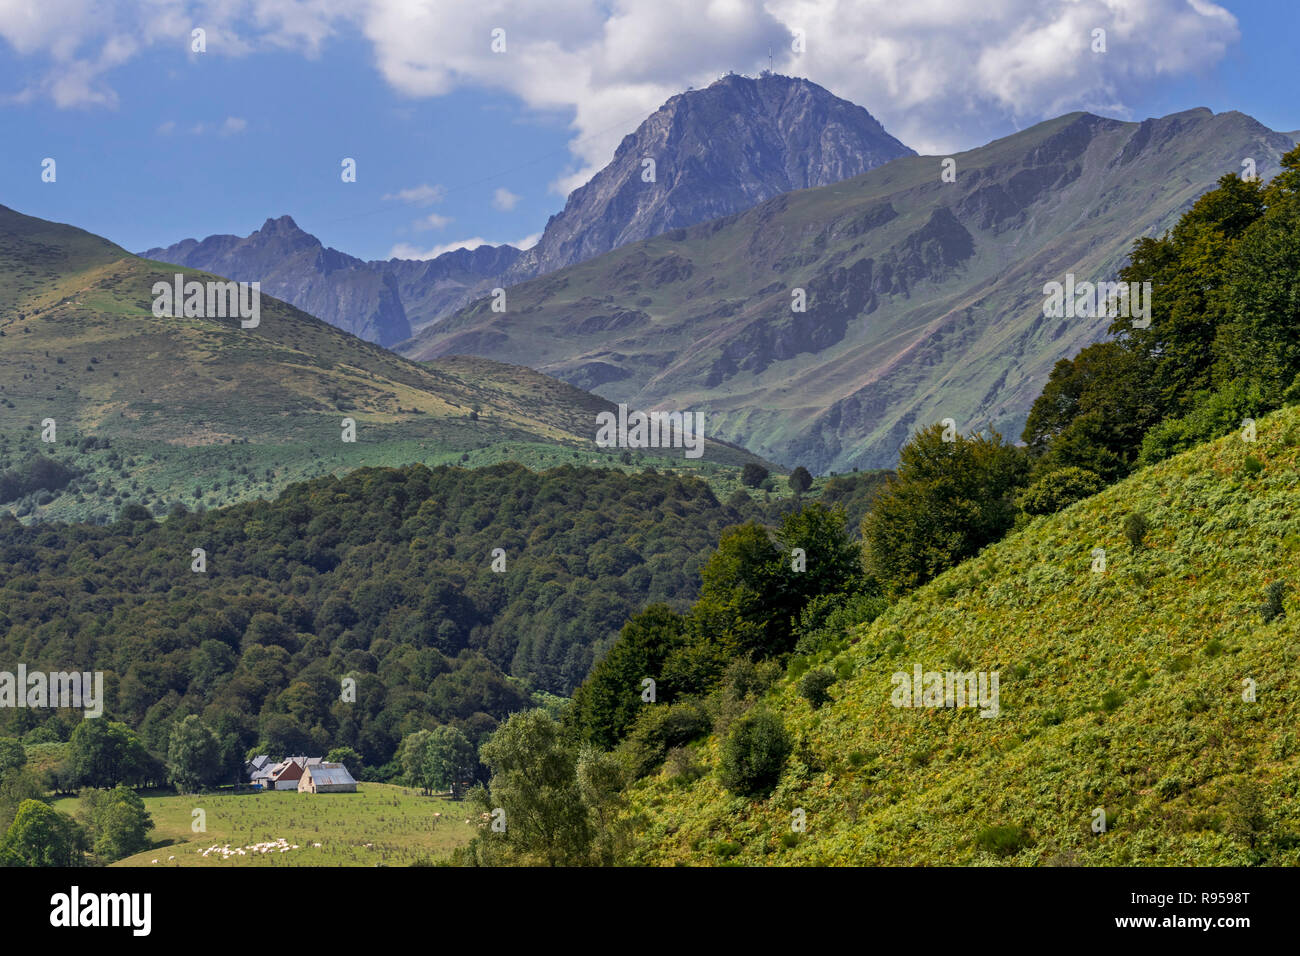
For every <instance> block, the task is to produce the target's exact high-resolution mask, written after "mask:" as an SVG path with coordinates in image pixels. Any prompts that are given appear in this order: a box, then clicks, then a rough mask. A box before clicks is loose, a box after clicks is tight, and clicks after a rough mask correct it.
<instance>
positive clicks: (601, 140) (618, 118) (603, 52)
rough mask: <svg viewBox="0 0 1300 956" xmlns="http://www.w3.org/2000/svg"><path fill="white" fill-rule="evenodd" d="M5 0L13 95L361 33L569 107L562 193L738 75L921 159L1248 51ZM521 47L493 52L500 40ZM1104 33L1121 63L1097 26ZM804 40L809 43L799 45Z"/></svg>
mask: <svg viewBox="0 0 1300 956" xmlns="http://www.w3.org/2000/svg"><path fill="white" fill-rule="evenodd" d="M30 9H31V7H30V4H29V3H27V2H24V0H0V37H2V38H3V39H4V40H6V41H7V42H8V43H9V44H10V45H11V46H12V47H13V49H14V50H15V51H17V53H18V54H19V55H20V56H21V57H24V58H27V57H31V58H37V57H44V58H45V60H47V61H48V63H47V64H46V65H47V67H48V68H47V69H46V70H45V71H44V72H43V73H41V74H40V75H39V77H38V79H37V80H36V81H34V82H33V83H32V84H30V85H29V86H27V87H26V88H24V89H22V90H18V91H9V93H10V96H9V98H10V99H23V100H26V101H31V100H33V99H36V98H40V97H45V98H48V99H50V100H51V101H53V102H54V103H55V104H56V105H58V106H61V107H70V106H107V107H112V106H114V105H116V103H117V97H116V94H115V93H114V91H113V90H112V89H111V87H110V86H109V85H108V82H107V80H108V78H109V77H110V75H111V72H112V70H113V68H114V67H116V66H118V65H120V64H121V63H123V62H125V60H126V59H128V58H130V57H132V56H135V55H138V53H139V51H140V50H142V49H144V48H146V47H151V46H156V45H158V44H163V43H175V44H182V43H184V44H186V46H185V48H186V49H188V37H189V31H190V29H191V28H192V27H193V26H194V25H196V24H199V25H202V26H203V27H204V28H205V29H206V30H207V31H208V53H207V54H205V55H217V56H220V55H236V56H239V55H244V54H246V53H248V52H250V51H254V50H259V49H268V48H276V49H282V50H285V51H297V52H298V53H299V54H301V55H305V56H315V55H318V54H319V52H320V50H321V48H322V46H323V44H324V43H325V42H326V41H327V40H329V39H331V38H333V37H339V36H343V37H349V36H358V35H359V36H361V37H363V38H364V39H365V41H366V42H367V43H368V44H369V45H370V46H371V48H372V55H373V57H374V62H375V66H376V69H377V70H378V71H379V73H380V75H381V76H382V77H383V78H384V80H385V81H386V82H387V83H388V84H389V85H390V86H391V87H392V89H394V90H395V91H396V92H397V93H399V94H401V95H403V96H407V97H414V98H422V97H435V96H442V95H445V94H448V93H451V92H452V91H454V90H456V89H458V88H461V87H467V86H471V87H478V88H489V89H494V90H499V91H504V92H506V93H509V94H511V95H513V96H515V97H517V98H518V99H519V100H520V101H521V102H522V103H524V104H525V105H526V106H527V107H529V108H531V109H533V110H537V111H556V110H559V111H564V113H565V115H567V116H568V117H570V118H571V119H570V122H571V129H572V133H573V137H572V139H571V141H570V144H569V147H570V151H571V153H572V156H573V162H572V165H571V166H570V168H569V169H568V170H566V171H565V174H564V175H563V176H562V177H560V179H558V180H557V182H556V183H555V184H553V185H554V186H555V188H557V189H558V190H560V191H565V190H567V189H568V188H571V187H572V186H574V185H577V184H578V183H580V182H582V181H583V180H585V179H586V178H587V177H588V176H589V175H590V174H591V173H592V172H594V171H595V170H596V169H598V168H599V167H600V166H602V165H604V164H605V163H606V162H608V161H609V159H610V158H611V156H612V155H613V152H614V148H615V147H616V146H617V144H618V142H619V140H620V139H621V138H622V137H623V136H625V135H626V134H627V133H629V132H631V131H632V130H633V129H635V127H636V126H637V124H638V123H639V122H640V121H641V120H642V119H643V118H644V117H645V116H646V115H647V114H648V113H650V112H651V111H653V110H654V109H656V108H657V107H658V106H659V105H661V104H662V103H663V102H664V100H666V99H667V98H668V97H669V96H672V95H673V94H675V93H678V92H680V91H682V90H683V89H685V88H686V87H687V86H697V87H698V86H702V85H706V84H708V83H709V82H711V81H712V80H713V79H715V78H716V77H717V76H718V75H720V74H722V73H724V72H726V71H728V70H735V71H737V72H743V73H749V74H754V73H757V72H758V71H759V70H760V69H761V68H763V67H766V65H767V56H768V50H769V49H770V50H771V52H772V57H773V60H774V65H775V68H776V70H777V71H778V72H783V73H789V74H793V75H798V76H806V77H808V78H809V79H811V80H813V81H814V82H817V83H820V84H821V85H823V86H825V87H827V88H828V89H830V90H831V91H832V92H833V93H836V94H837V95H839V96H843V97H845V98H846V99H849V100H852V101H853V102H856V103H859V104H861V105H862V106H864V107H866V108H867V109H868V110H870V111H871V112H872V113H873V114H874V115H875V116H876V117H877V118H878V119H880V120H881V122H883V123H884V124H885V126H886V128H887V129H889V130H890V132H892V133H893V134H894V135H896V136H898V137H899V138H900V139H902V140H903V141H904V142H906V143H908V145H910V146H913V147H914V148H916V149H918V150H920V151H922V152H943V151H947V150H952V149H956V148H965V147H970V146H974V145H978V144H980V143H982V142H985V141H987V140H988V139H989V138H991V137H993V136H996V135H1001V134H1003V133H1005V132H1006V131H1007V129H1008V128H1009V127H1014V126H1017V125H1022V124H1026V123H1030V122H1035V121H1038V120H1040V119H1043V118H1046V117H1049V116H1053V115H1056V114H1058V113H1061V112H1065V111H1068V110H1072V109H1093V110H1098V111H1104V112H1108V113H1112V114H1117V115H1121V116H1123V115H1126V114H1127V110H1128V107H1127V105H1126V104H1127V103H1129V102H1131V101H1132V99H1133V98H1134V97H1135V96H1136V95H1137V94H1138V93H1139V92H1140V91H1141V89H1142V88H1143V86H1144V85H1145V84H1148V83H1151V82H1153V81H1156V80H1159V79H1161V78H1165V77H1174V76H1182V75H1187V74H1191V73H1194V72H1197V71H1199V70H1202V69H1205V68H1206V67H1208V66H1212V65H1213V64H1214V63H1216V62H1217V61H1219V60H1220V59H1222V58H1223V56H1224V55H1225V53H1226V51H1227V50H1228V49H1229V48H1230V47H1231V46H1232V45H1233V44H1235V43H1236V42H1237V40H1238V27H1237V22H1236V19H1235V18H1234V17H1233V16H1232V14H1230V13H1229V12H1228V11H1226V10H1225V9H1223V8H1222V7H1221V6H1219V5H1218V4H1215V3H1212V2H1209V0H1072V2H1061V3H1045V2H1042V0H996V2H987V3H970V4H957V3H954V2H952V0H907V2H899V0H655V2H646V0H548V2H547V3H544V4H543V3H535V4H534V3H530V4H521V3H518V2H517V0H475V2H474V3H464V2H460V0H424V2H418V3H416V2H412V0H234V2H221V0H207V2H203V3H197V4H195V3H186V2H183V0H152V2H151V3H149V4H139V3H131V2H128V0H119V2H117V3H104V2H97V0H42V6H41V15H40V16H39V17H34V16H32V15H31V14H30ZM497 28H500V29H502V30H504V31H505V38H506V49H505V52H502V53H494V52H492V50H491V41H492V31H493V30H494V29H497ZM1095 29H1104V30H1105V31H1106V41H1107V43H1106V46H1107V50H1106V52H1105V53H1096V52H1093V50H1092V48H1091V41H1092V31H1093V30H1095ZM795 30H799V31H802V35H803V36H804V37H805V42H806V46H805V48H804V49H803V50H802V52H796V51H795V50H794V49H792V43H791V38H792V35H793V33H794V31H795Z"/></svg>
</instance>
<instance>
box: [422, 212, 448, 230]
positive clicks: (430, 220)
mask: <svg viewBox="0 0 1300 956" xmlns="http://www.w3.org/2000/svg"><path fill="white" fill-rule="evenodd" d="M451 223H452V218H451V216H440V215H438V214H437V213H436V212H431V213H429V215H427V216H425V217H424V218H422V219H417V220H416V221H415V228H416V229H446V228H447V227H448V226H450V225H451Z"/></svg>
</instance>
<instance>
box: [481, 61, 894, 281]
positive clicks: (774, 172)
mask: <svg viewBox="0 0 1300 956" xmlns="http://www.w3.org/2000/svg"><path fill="white" fill-rule="evenodd" d="M914 155H915V153H914V152H913V151H912V150H911V149H908V148H907V147H906V146H904V145H903V144H902V143H900V142H899V141H898V140H896V139H894V137H892V136H890V135H889V134H888V133H886V132H885V130H884V127H882V126H881V125H880V123H878V122H877V121H876V120H875V119H874V118H873V117H872V116H871V114H870V113H868V112H867V111H866V110H864V109H863V108H862V107H860V106H855V105H854V104H852V103H850V102H848V101H847V100H842V99H840V98H839V97H837V96H834V95H832V94H831V93H829V92H828V91H826V90H825V89H823V88H822V87H820V86H818V85H817V84H816V83H812V82H809V81H808V80H803V79H797V78H794V77H788V76H779V75H775V74H767V75H764V76H761V77H758V78H757V79H752V78H749V77H744V76H738V75H735V74H732V75H729V76H725V77H723V78H722V79H720V80H718V81H717V82H716V83H714V84H713V85H712V86H709V87H708V88H707V89H703V90H692V91H688V92H686V93H681V94H679V95H677V96H674V97H673V98H672V99H670V100H669V101H668V102H667V103H665V104H664V105H663V106H661V107H660V108H659V109H658V110H657V111H656V112H655V113H654V114H653V115H651V116H650V117H649V119H647V120H646V121H645V122H644V123H642V124H641V125H640V127H638V128H637V130H636V132H634V133H632V134H631V135H629V136H627V137H625V138H624V140H623V142H622V143H620V144H619V147H618V151H617V152H616V153H615V154H614V159H613V161H612V162H611V163H610V164H609V165H608V166H606V167H605V168H604V169H602V170H601V171H600V172H599V173H597V174H596V175H595V176H594V177H592V179H591V181H590V182H589V183H587V184H586V185H585V186H582V187H581V188H579V189H576V190H574V191H573V192H572V193H571V194H570V195H569V199H568V202H566V203H565V206H564V211H563V212H561V213H559V214H558V215H556V216H552V217H551V220H550V222H548V223H547V225H546V231H545V232H544V233H543V235H542V238H541V241H540V242H538V243H537V245H536V246H534V247H533V248H532V249H529V250H528V251H526V252H525V253H524V254H523V255H521V256H520V257H519V259H518V261H517V262H516V263H515V264H514V265H513V266H512V267H511V269H510V270H509V271H508V272H507V273H506V280H507V283H514V282H520V281H522V280H524V279H528V278H531V277H533V276H537V275H541V274H543V273H546V272H552V271H554V270H556V269H560V268H563V267H564V266H568V265H572V264H573V263H575V262H581V261H583V260H585V259H590V258H592V257H594V256H598V255H600V254H602V253H605V252H608V251H610V250H611V249H616V248H618V247H619V246H622V245H626V244H627V243H629V242H636V241H637V240H639V239H648V238H650V237H652V236H657V235H660V234H661V233H665V232H668V231H670V230H673V229H680V228H684V227H686V226H693V225H695V224H697V223H701V222H706V221H708V220H710V219H717V218H718V217H720V216H729V215H731V214H733V213H737V212H742V211H743V210H746V209H749V208H750V207H752V206H756V205H758V204H759V203H761V202H763V201H764V200H766V199H770V198H772V197H773V196H776V195H779V194H781V193H786V192H790V191H791V190H794V189H807V188H809V187H811V186H826V185H829V184H830V183H836V182H839V181H840V180H843V179H848V178H850V177H852V176H857V175H859V174H861V173H864V172H866V171H867V170H869V169H874V168H875V167H876V166H880V165H883V164H884V163H887V162H889V161H890V160H892V159H897V158H898V157H900V156H914ZM647 160H650V161H653V181H651V182H648V181H647V179H648V178H649V177H650V172H651V168H650V166H648V165H647Z"/></svg>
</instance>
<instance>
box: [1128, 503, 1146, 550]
mask: <svg viewBox="0 0 1300 956" xmlns="http://www.w3.org/2000/svg"><path fill="white" fill-rule="evenodd" d="M1150 528H1151V525H1150V523H1149V522H1148V521H1147V518H1146V515H1144V514H1142V513H1141V512H1140V511H1135V512H1133V513H1132V514H1131V515H1129V516H1128V517H1127V518H1125V519H1124V537H1125V538H1127V539H1128V543H1129V545H1130V546H1131V547H1132V548H1133V550H1134V551H1141V550H1142V548H1143V547H1144V546H1145V543H1146V536H1147V531H1149V530H1150Z"/></svg>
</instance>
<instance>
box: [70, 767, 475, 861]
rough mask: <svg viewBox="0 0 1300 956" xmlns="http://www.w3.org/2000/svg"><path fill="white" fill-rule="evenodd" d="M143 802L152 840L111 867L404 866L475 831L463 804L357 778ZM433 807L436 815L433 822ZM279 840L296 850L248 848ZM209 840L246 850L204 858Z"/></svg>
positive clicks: (73, 806) (73, 802) (74, 803)
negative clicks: (342, 785) (201, 816)
mask: <svg viewBox="0 0 1300 956" xmlns="http://www.w3.org/2000/svg"><path fill="white" fill-rule="evenodd" d="M144 803H145V808H146V809H147V810H148V811H149V814H150V816H151V817H152V818H153V822H154V830H153V832H152V833H151V834H150V837H151V838H152V839H153V841H154V844H155V846H154V848H153V849H151V850H146V851H144V852H143V853H137V854H136V855H135V856H130V857H127V858H126V859H124V860H120V861H118V862H117V863H115V864H113V865H114V866H169V867H174V866H186V867H190V866H209V867H210V866H217V867H246V866H377V865H381V864H382V865H384V866H410V865H411V864H412V863H417V862H427V861H431V860H434V859H437V858H438V857H441V856H445V855H446V854H447V853H448V852H449V851H450V850H452V849H453V848H454V847H457V846H461V845H463V844H464V843H467V842H468V841H469V838H470V837H471V836H472V835H473V834H474V832H475V831H476V829H477V827H476V823H477V820H475V821H473V822H471V823H469V824H466V823H465V819H466V818H467V817H469V816H470V810H469V809H468V808H467V806H466V804H464V803H460V802H453V801H450V800H446V799H442V798H439V797H425V796H421V795H420V793H419V792H418V791H416V790H411V789H409V788H407V787H395V786H390V785H388V784H383V783H361V784H358V785H357V792H356V793H329V794H314V795H313V794H299V793H297V792H293V791H279V792H270V793H240V794H234V793H222V794H201V795H193V794H191V795H187V796H178V795H176V794H169V795H152V796H150V795H147V794H146V795H145V797H144ZM52 805H53V806H54V808H55V809H56V810H61V811H63V812H64V813H68V814H72V815H75V814H76V813H77V810H78V805H79V801H78V798H76V797H65V798H64V799H62V800H56V801H54V803H53V804H52ZM196 808H202V809H203V811H204V812H205V814H206V817H205V822H206V825H207V831H206V832H205V833H194V832H193V831H192V830H191V826H192V825H193V823H194V817H193V815H192V814H193V811H194V810H195V809H196ZM435 813H441V814H442V817H441V818H440V819H437V820H435V818H434V814H435ZM280 839H284V840H285V841H287V843H288V844H289V846H290V847H292V846H294V845H295V844H296V845H297V847H298V848H297V849H290V850H288V851H287V852H283V853H281V852H280V851H279V850H278V849H273V850H271V851H270V852H268V853H261V852H254V851H253V850H252V849H251V847H252V846H253V845H255V844H266V843H275V842H276V841H278V840H280ZM316 844H320V845H319V846H317V845H316ZM213 846H216V847H229V848H230V849H231V850H232V851H233V850H236V849H239V848H243V849H244V853H243V854H239V853H232V854H231V855H229V856H227V855H224V854H222V853H221V851H220V850H217V851H216V852H210V853H209V854H208V855H207V856H206V857H205V856H203V851H204V850H208V849H210V848H211V847H213ZM172 857H175V859H172ZM155 861H157V862H155Z"/></svg>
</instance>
